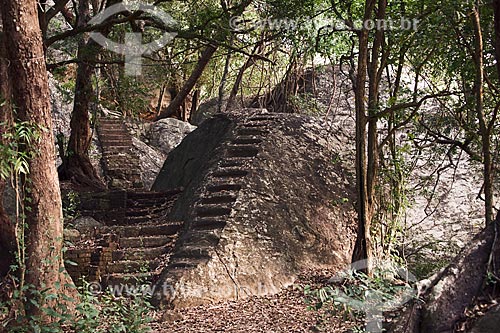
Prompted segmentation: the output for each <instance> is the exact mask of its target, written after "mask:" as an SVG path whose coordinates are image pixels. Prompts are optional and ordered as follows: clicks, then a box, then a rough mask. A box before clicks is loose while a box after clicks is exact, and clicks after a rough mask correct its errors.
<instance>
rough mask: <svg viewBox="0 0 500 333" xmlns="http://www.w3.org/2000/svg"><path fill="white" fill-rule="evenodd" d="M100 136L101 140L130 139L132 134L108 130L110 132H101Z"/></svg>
mask: <svg viewBox="0 0 500 333" xmlns="http://www.w3.org/2000/svg"><path fill="white" fill-rule="evenodd" d="M99 138H100V139H101V140H109V141H116V140H127V141H131V140H130V135H128V134H127V133H122V132H121V131H116V132H115V133H112V132H108V133H100V134H99Z"/></svg>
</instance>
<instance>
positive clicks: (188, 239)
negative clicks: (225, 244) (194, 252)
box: [182, 230, 220, 247]
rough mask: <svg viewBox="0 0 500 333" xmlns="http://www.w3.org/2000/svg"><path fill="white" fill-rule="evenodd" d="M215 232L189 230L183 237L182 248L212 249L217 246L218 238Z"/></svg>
mask: <svg viewBox="0 0 500 333" xmlns="http://www.w3.org/2000/svg"><path fill="white" fill-rule="evenodd" d="M215 232H216V230H190V231H189V232H188V233H187V234H185V235H184V236H183V242H182V245H183V246H188V247H212V246H216V245H217V244H219V240H220V237H219V236H218V235H217V234H216V233H215Z"/></svg>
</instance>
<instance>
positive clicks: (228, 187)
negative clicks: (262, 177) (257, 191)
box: [207, 183, 242, 193]
mask: <svg viewBox="0 0 500 333" xmlns="http://www.w3.org/2000/svg"><path fill="white" fill-rule="evenodd" d="M241 187H242V186H241V184H230V183H228V184H217V185H209V186H207V191H208V192H211V193H217V192H226V191H235V192H237V191H239V190H241Z"/></svg>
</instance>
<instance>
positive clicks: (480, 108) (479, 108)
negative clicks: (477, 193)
mask: <svg viewBox="0 0 500 333" xmlns="http://www.w3.org/2000/svg"><path fill="white" fill-rule="evenodd" d="M472 14H473V15H472V20H473V26H474V39H475V52H474V58H475V61H474V63H475V65H476V82H475V87H476V89H475V94H476V117H477V119H478V121H479V131H480V134H481V141H482V142H481V144H482V154H483V177H484V214H485V222H486V226H488V225H490V224H491V222H492V221H493V161H492V156H491V135H490V130H489V126H488V121H487V119H486V114H485V112H484V60H483V53H484V50H483V34H482V30H481V20H480V16H479V3H478V2H476V4H475V6H474V9H473V13H472Z"/></svg>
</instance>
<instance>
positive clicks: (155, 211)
mask: <svg viewBox="0 0 500 333" xmlns="http://www.w3.org/2000/svg"><path fill="white" fill-rule="evenodd" d="M167 208H168V207H163V206H156V207H154V206H150V207H127V210H126V212H125V216H126V217H134V216H152V217H154V216H156V217H159V216H161V213H163V212H164V211H165V210H167Z"/></svg>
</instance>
